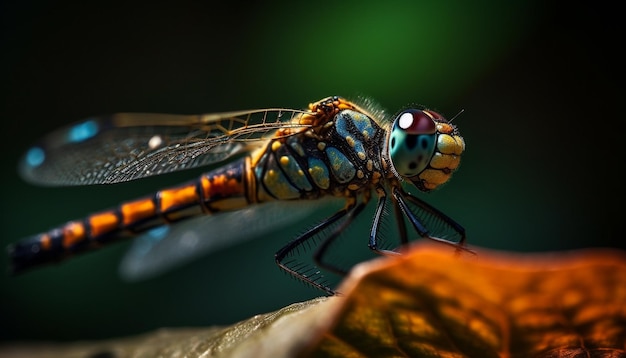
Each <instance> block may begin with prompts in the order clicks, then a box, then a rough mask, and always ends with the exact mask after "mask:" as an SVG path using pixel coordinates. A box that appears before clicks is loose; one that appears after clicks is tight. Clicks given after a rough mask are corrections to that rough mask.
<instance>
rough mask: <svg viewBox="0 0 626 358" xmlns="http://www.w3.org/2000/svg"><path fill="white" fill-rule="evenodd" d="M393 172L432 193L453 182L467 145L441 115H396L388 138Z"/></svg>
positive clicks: (417, 112)
mask: <svg viewBox="0 0 626 358" xmlns="http://www.w3.org/2000/svg"><path fill="white" fill-rule="evenodd" d="M387 146H388V147H387V148H388V155H389V159H390V162H391V165H392V168H393V171H394V172H395V174H396V175H397V176H399V178H400V179H408V180H410V181H411V182H412V183H413V184H415V186H417V188H418V189H420V190H422V191H430V190H433V189H435V188H437V187H438V186H439V185H441V184H443V183H445V182H446V181H448V179H450V176H451V175H452V173H453V172H454V171H455V170H456V168H457V167H458V166H459V162H460V159H461V153H462V152H463V150H464V149H465V142H464V141H463V138H462V137H461V136H460V135H459V133H458V130H457V129H456V127H455V126H453V125H452V124H450V123H449V122H448V121H447V120H446V119H445V118H444V117H443V116H441V115H440V114H439V113H437V112H434V111H431V110H426V109H407V110H404V111H402V112H400V114H398V115H397V116H396V118H395V119H394V121H393V124H392V127H391V130H390V132H389V135H388V137H387Z"/></svg>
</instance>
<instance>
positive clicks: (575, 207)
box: [0, 1, 625, 340]
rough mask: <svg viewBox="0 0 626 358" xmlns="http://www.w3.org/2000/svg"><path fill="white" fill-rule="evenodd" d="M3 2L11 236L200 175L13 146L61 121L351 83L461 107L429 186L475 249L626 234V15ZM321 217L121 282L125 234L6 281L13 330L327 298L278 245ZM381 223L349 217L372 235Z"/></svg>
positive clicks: (210, 313) (470, 6)
mask: <svg viewBox="0 0 626 358" xmlns="http://www.w3.org/2000/svg"><path fill="white" fill-rule="evenodd" d="M2 6H3V7H4V8H3V9H2V11H0V13H1V14H2V15H1V16H2V23H3V25H5V26H4V27H3V33H2V35H3V36H2V49H3V56H2V58H1V66H0V70H1V71H2V78H3V80H2V102H1V103H2V107H1V112H0V114H1V115H2V120H3V123H4V126H5V130H3V131H2V133H3V136H4V138H3V144H2V153H3V159H4V165H5V170H4V172H3V173H4V182H3V184H4V185H3V186H2V193H1V195H2V198H3V199H2V201H1V202H0V204H1V205H2V213H3V215H2V222H1V224H2V228H3V233H2V236H1V239H0V240H1V244H2V246H5V245H7V244H8V243H10V242H13V241H15V240H17V239H18V238H20V237H23V236H27V235H29V234H34V233H36V232H40V231H43V230H46V229H49V228H51V227H54V226H55V225H58V224H60V223H63V222H65V221H67V220H70V219H74V218H79V217H82V216H84V215H86V214H88V213H91V212H94V211H97V210H101V209H104V208H107V207H111V206H113V205H116V204H117V203H119V202H121V201H125V200H129V199H133V198H135V197H138V196H141V195H145V194H149V193H151V192H152V191H154V190H158V189H159V188H162V187H163V186H164V185H172V184H177V183H178V182H181V181H186V180H189V179H190V178H193V177H194V176H195V175H196V173H189V172H184V173H177V174H174V175H168V176H164V177H162V178H161V177H157V178H150V179H146V180H141V181H138V182H133V183H127V184H121V185H114V186H94V187H80V188H61V189H59V188H41V187H34V186H30V185H28V184H26V183H24V182H22V181H21V180H20V179H19V178H18V177H17V174H16V171H15V167H16V163H17V159H18V158H19V156H20V155H21V154H22V153H23V152H24V151H25V150H26V148H27V147H28V145H29V144H30V143H31V142H32V141H34V140H36V139H37V138H38V137H40V136H42V135H43V134H45V133H46V132H49V131H50V130H52V129H54V128H56V127H58V126H61V125H64V124H67V123H69V122H71V121H75V120H78V119H81V118H85V117H88V116H91V115H97V114H104V113H112V112H127V111H137V112H139V111H141V112H164V113H203V112H213V111H224V110H236V109H247V108H259V107H276V106H284V107H293V108H300V107H304V106H306V105H307V104H308V103H309V102H312V101H316V100H318V99H320V98H322V97H325V96H329V95H335V94H337V95H342V96H346V97H349V98H353V97H355V96H358V95H365V96H370V97H372V98H373V99H375V100H376V101H378V102H379V103H380V104H381V105H382V106H383V107H384V108H387V109H388V110H389V111H390V112H392V113H393V112H395V111H397V110H398V109H400V108H402V107H404V106H406V105H409V104H411V103H415V102H417V103H420V104H425V105H428V106H430V107H431V108H434V109H436V110H438V111H440V112H442V113H443V114H445V115H447V116H448V117H452V116H454V115H455V114H457V113H458V112H459V111H461V110H465V111H464V113H463V114H462V115H460V116H459V117H458V118H457V119H455V123H456V124H457V125H458V126H459V128H460V129H461V133H462V134H463V136H464V137H465V140H466V143H467V152H466V153H465V154H464V156H463V160H462V165H461V168H460V169H459V171H458V172H457V173H456V174H455V176H454V178H453V179H452V181H451V182H450V183H449V184H447V185H445V186H444V187H443V188H442V189H441V190H438V191H436V192H434V193H432V194H429V195H428V196H427V197H426V200H427V201H428V202H429V203H431V204H433V205H435V206H436V207H438V208H440V209H441V210H442V211H444V212H446V213H447V214H449V215H450V216H452V217H453V218H455V219H456V220H458V221H459V222H460V223H461V224H463V225H464V226H465V227H466V229H467V232H468V239H469V241H470V244H472V245H477V246H483V247H490V248H497V249H506V250H511V251H546V250H565V249H572V248H580V247H590V246H614V247H616V246H620V245H622V246H623V240H621V239H622V238H621V237H620V235H621V236H623V234H622V231H621V230H622V225H621V224H619V223H620V222H621V220H622V219H621V216H619V211H618V210H617V209H615V207H618V205H621V203H623V199H624V189H623V184H622V183H623V179H624V175H623V174H622V172H621V170H618V168H619V167H621V166H622V165H623V164H624V160H623V157H622V156H621V155H620V153H621V151H620V150H621V149H620V148H619V143H621V142H623V141H622V140H621V138H620V137H619V135H620V134H621V133H623V126H624V125H623V123H624V120H623V117H624V115H623V110H622V109H621V108H618V107H619V105H621V102H623V99H624V98H625V97H624V85H623V83H624V82H623V79H624V78H623V69H621V68H622V67H623V63H624V61H623V57H620V56H622V55H620V54H618V52H621V51H618V46H617V44H618V43H620V39H619V37H618V36H619V35H618V34H619V33H623V31H620V30H623V29H622V28H621V25H619V23H620V21H618V20H617V19H616V18H615V17H616V16H617V15H615V14H617V13H618V12H617V11H611V9H606V8H602V7H600V6H598V7H593V8H575V7H569V8H560V7H557V6H556V5H551V4H549V3H545V2H536V3H535V2H527V1H514V2H498V1H483V2H462V1H458V2H451V1H448V2H438V1H429V2H412V1H411V2H388V3H380V2H336V3H327V2H326V3H296V4H293V3H291V2H274V3H273V4H271V5H266V4H262V3H255V4H247V5H246V6H243V5H242V4H233V5H226V4H222V5H220V7H219V8H217V7H215V5H211V4H209V3H208V2H207V3H206V4H204V3H200V2H197V3H193V2H188V3H186V2H184V3H180V5H176V6H162V5H152V6H148V7H140V6H135V5H124V6H123V7H115V6H113V5H110V4H108V3H107V4H106V5H102V4H101V5H94V4H93V3H90V4H88V5H87V4H85V5H79V6H77V5H74V4H71V5H70V4H63V3H56V4H54V5H51V4H47V3H45V4H44V3H41V4H35V3H27V2H23V3H20V4H18V5H10V6H9V5H6V4H5V5H2ZM613 10H615V9H613ZM621 40H622V42H623V38H622V39H621ZM308 224H309V223H299V225H294V227H291V228H288V229H285V230H282V231H280V232H276V233H275V234H274V235H268V236H267V237H264V238H259V239H258V240H255V241H252V242H250V243H246V244H243V245H240V246H237V247H234V248H231V249H228V250H225V251H223V252H220V253H219V254H215V255H210V256H207V257H206V258H205V259H203V260H199V261H196V262H194V263H191V264H190V265H188V266H186V267H184V268H181V269H179V270H175V271H172V272H170V273H167V274H166V275H164V276H162V277H159V278H158V279H154V280H150V281H146V282H140V283H126V282H124V281H122V280H121V279H120V278H119V277H118V274H117V265H118V262H119V259H120V257H121V256H122V255H123V253H124V251H125V249H126V248H127V247H128V243H122V244H119V245H116V246H113V247H111V248H108V249H106V250H103V251H102V252H99V253H92V254H88V255H86V256H84V257H80V258H76V259H75V260H72V261H71V262H67V263H64V264H62V265H59V266H57V267H51V268H47V269H42V270H38V271H36V272H32V273H29V274H27V275H24V276H22V277H17V278H8V277H1V278H0V283H1V286H0V287H1V290H2V292H0V297H1V298H0V300H1V301H0V335H1V337H2V338H3V339H4V340H14V339H45V340H78V339H93V338H103V337H112V336H120V335H128V334H136V333H141V332H145V331H147V330H152V329H156V328H158V327H172V326H208V325H212V324H228V323H233V322H235V321H237V320H240V319H244V318H246V317H249V316H252V315H254V314H256V313H262V312H267V311H271V310H275V309H277V308H279V307H282V306H285V305H287V304H289V303H291V302H294V301H298V300H304V299H308V298H311V297H314V296H317V295H319V294H320V293H319V292H317V291H314V290H312V289H310V288H307V287H305V286H304V285H301V284H300V283H298V282H296V281H294V280H292V279H290V278H288V277H287V276H285V275H282V274H281V273H280V271H279V270H278V269H277V268H276V267H275V264H274V260H273V254H274V252H275V251H276V250H277V249H278V248H279V247H280V246H281V245H282V244H284V243H285V242H286V241H287V240H289V238H291V237H293V236H294V235H296V234H298V233H299V232H301V231H302V230H303V229H304V228H306V227H307V225H308ZM368 225H369V219H367V218H364V219H363V220H362V221H361V222H359V223H358V225H355V227H354V228H352V229H351V231H350V234H351V236H354V237H357V238H361V237H362V238H363V239H362V249H365V250H366V248H365V247H366V237H367V236H366V235H367V232H368ZM242 227H245V223H242ZM618 239H619V240H618ZM6 264H7V259H6V257H4V256H1V257H0V265H2V266H3V267H4V266H6Z"/></svg>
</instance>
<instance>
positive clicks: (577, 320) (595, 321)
mask: <svg viewBox="0 0 626 358" xmlns="http://www.w3.org/2000/svg"><path fill="white" fill-rule="evenodd" d="M343 290H344V292H345V294H346V298H345V300H344V301H343V302H342V303H341V306H342V307H341V308H340V310H339V312H338V313H337V316H336V317H335V318H334V319H335V320H336V323H335V325H334V326H332V327H330V328H329V330H328V332H326V333H324V335H323V336H322V338H321V339H320V342H319V343H318V344H317V345H316V346H315V348H314V349H313V350H312V353H314V354H315V355H324V356H336V357H343V356H347V355H349V356H355V357H359V356H361V357H365V356H378V357H391V356H394V357H395V356H412V357H415V356H419V357H464V356H467V357H530V356H532V357H623V356H626V353H625V349H626V256H625V253H624V252H621V251H610V250H585V251H576V252H569V253H567V252H563V253H551V254H526V255H520V254H506V253H497V252H489V251H486V250H479V251H478V255H476V256H469V257H468V255H462V256H461V257H454V255H451V254H450V252H449V250H447V249H446V248H444V247H441V246H431V245H429V246H423V247H421V248H417V249H414V250H413V251H412V252H411V253H409V254H408V255H406V256H403V257H400V258H398V259H394V260H383V261H374V262H371V263H368V264H364V265H362V266H360V267H359V268H358V269H357V270H355V272H354V273H353V275H352V276H351V277H350V278H349V279H348V280H347V281H346V282H345V283H344V286H343Z"/></svg>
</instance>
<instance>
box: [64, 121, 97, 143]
mask: <svg viewBox="0 0 626 358" xmlns="http://www.w3.org/2000/svg"><path fill="white" fill-rule="evenodd" d="M97 133H98V123H96V122H95V121H93V120H88V121H85V122H83V123H79V124H77V125H75V126H73V127H72V128H70V131H69V132H68V133H67V140H68V141H69V142H82V141H85V140H87V139H89V138H91V137H93V136H95V135H96V134H97Z"/></svg>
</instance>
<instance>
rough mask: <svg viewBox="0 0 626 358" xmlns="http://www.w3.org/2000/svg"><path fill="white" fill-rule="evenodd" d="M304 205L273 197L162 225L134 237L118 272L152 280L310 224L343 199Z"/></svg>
mask: <svg viewBox="0 0 626 358" xmlns="http://www.w3.org/2000/svg"><path fill="white" fill-rule="evenodd" d="M305 204H306V205H303V203H302V202H270V203H266V204H260V205H254V206H250V207H248V208H245V209H241V210H237V211H232V212H224V213H219V214H215V215H206V216H199V217H196V218H192V219H189V220H186V221H183V222H180V223H177V224H174V225H164V226H160V227H158V228H156V229H153V230H151V231H150V232H148V233H146V234H144V235H141V236H139V237H137V238H136V239H135V240H134V242H133V245H132V246H131V248H130V249H129V251H128V252H127V254H126V255H125V257H124V258H123V259H122V262H121V265H120V273H121V275H122V277H123V278H125V279H127V280H129V281H139V280H144V279H148V278H151V277H154V276H157V275H159V274H161V273H163V272H166V271H169V270H171V269H173V268H175V267H178V266H181V265H183V264H185V263H188V262H190V261H192V260H194V259H197V258H199V257H201V256H204V255H207V254H209V253H211V252H215V251H218V250H220V249H223V248H226V247H230V246H233V245H235V244H238V243H241V242H244V241H247V240H251V239H254V238H258V237H261V236H263V235H265V234H268V233H270V232H273V231H275V230H278V229H280V228H284V227H286V226H287V225H291V224H293V223H296V222H301V221H305V222H306V223H309V225H312V224H314V223H316V222H318V221H320V220H322V219H323V218H324V216H325V214H327V213H328V212H329V211H330V210H332V209H331V208H333V209H337V208H339V207H340V206H341V205H343V200H341V199H337V198H324V199H319V200H310V201H307V202H306V203H305ZM305 219H306V220H305ZM277 249H278V248H277Z"/></svg>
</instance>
